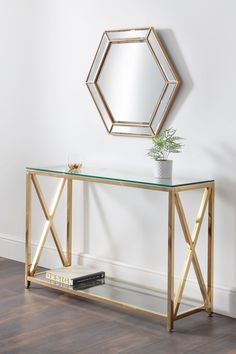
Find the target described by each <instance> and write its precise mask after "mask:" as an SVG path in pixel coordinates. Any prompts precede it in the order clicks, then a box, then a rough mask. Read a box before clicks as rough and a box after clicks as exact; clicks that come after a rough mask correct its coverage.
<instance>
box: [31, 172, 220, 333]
mask: <svg viewBox="0 0 236 354" xmlns="http://www.w3.org/2000/svg"><path fill="white" fill-rule="evenodd" d="M38 176H47V177H50V178H54V177H57V178H60V182H59V186H58V189H57V192H56V194H55V198H54V202H53V205H52V206H51V208H49V207H48V206H47V203H46V200H45V198H44V195H43V192H42V190H41V187H40V183H39V179H38ZM73 180H79V181H86V182H90V183H103V184H111V185H118V186H122V187H132V188H143V189H149V190H153V191H157V192H165V193H168V235H167V246H168V247H167V252H168V260H167V262H168V274H167V276H168V281H167V294H166V297H164V296H163V294H162V295H160V294H158V292H157V291H155V290H154V289H149V290H147V291H145V292H144V291H140V288H138V285H137V284H132V283H127V282H125V281H120V280H117V279H112V278H108V277H106V281H105V284H103V285H99V286H96V287H90V288H87V289H83V290H75V289H73V287H68V286H65V285H60V284H58V283H57V284H56V283H53V282H51V281H49V280H48V279H46V275H45V272H37V265H38V262H39V260H40V256H41V253H42V250H43V247H44V244H45V241H46V239H47V236H48V233H49V231H51V234H52V236H53V239H54V241H55V245H56V248H57V251H58V254H59V256H60V259H61V261H62V264H63V266H65V267H67V266H69V265H71V245H72V182H73ZM32 186H34V189H35V191H36V194H37V196H38V198H39V201H40V204H41V207H42V210H43V213H44V215H45V218H46V223H45V227H44V229H43V233H42V235H41V238H40V241H39V244H38V247H37V250H36V252H35V255H34V257H31V216H32ZM65 186H66V188H67V232H66V241H67V242H66V250H65V251H64V250H63V248H62V245H61V242H60V239H59V237H58V234H57V230H56V228H55V226H54V222H53V217H54V215H55V212H56V209H57V206H58V204H59V201H60V198H61V195H62V192H63V189H64V188H65ZM197 189H201V190H202V191H203V195H202V199H201V203H200V206H199V211H198V213H197V217H196V220H195V225H194V228H193V232H192V233H190V230H189V226H188V224H187V221H186V217H185V212H184V209H183V206H182V202H181V198H180V192H186V191H189V190H197ZM206 209H207V212H208V235H207V238H208V244H207V245H208V246H207V247H208V249H207V280H206V282H205V280H204V277H203V274H202V271H201V268H200V265H199V262H198V258H197V254H196V250H195V249H196V244H197V240H198V236H199V233H200V228H201V224H202V220H203V217H204V214H205V211H206ZM175 211H177V215H178V217H179V220H180V224H181V227H182V230H183V235H184V239H185V241H186V246H187V256H186V259H185V261H184V262H185V263H184V269H183V272H182V274H181V278H180V282H179V285H178V287H177V289H176V291H174V234H175V230H174V224H175V221H174V220H175ZM213 225H214V181H213V180H195V181H194V180H182V181H181V180H175V179H173V180H168V179H163V180H157V179H156V178H154V177H151V176H137V175H132V174H125V173H119V172H116V171H110V170H107V169H90V168H82V171H81V172H78V171H71V172H68V170H67V169H66V167H65V166H64V167H62V166H61V167H49V168H35V167H27V169H26V260H25V286H26V288H29V286H30V284H31V282H32V283H37V284H40V285H43V286H46V287H49V288H54V289H57V290H61V291H64V292H67V293H70V294H73V295H77V296H80V297H83V298H87V299H93V300H97V301H100V302H103V303H108V304H113V305H116V306H118V307H123V308H124V307H125V308H129V309H131V310H134V311H136V312H139V313H142V314H148V315H152V316H156V317H158V318H160V319H164V320H165V321H166V323H167V329H168V331H172V329H173V323H174V321H175V320H178V319H180V318H183V317H185V316H189V315H192V314H194V313H196V312H199V311H206V312H207V313H208V315H211V314H212V311H213V307H212V300H213V294H212V293H213ZM191 264H192V265H193V268H194V271H195V274H196V278H197V281H198V285H199V288H200V291H201V295H202V299H203V301H202V304H201V305H200V306H199V305H198V306H195V307H193V306H191V305H190V304H189V303H188V304H182V303H181V299H182V295H183V290H184V287H185V283H186V280H187V277H188V273H189V269H190V265H191Z"/></svg>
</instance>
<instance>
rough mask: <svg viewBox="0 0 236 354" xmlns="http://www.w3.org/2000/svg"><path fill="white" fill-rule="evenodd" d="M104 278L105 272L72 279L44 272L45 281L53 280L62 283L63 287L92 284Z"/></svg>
mask: <svg viewBox="0 0 236 354" xmlns="http://www.w3.org/2000/svg"><path fill="white" fill-rule="evenodd" d="M104 278H105V272H98V273H93V274H90V275H85V276H82V277H78V278H74V279H71V278H67V277H63V276H60V275H55V274H53V273H50V271H47V272H46V279H49V280H53V281H55V282H58V283H62V284H65V285H71V286H74V285H78V284H81V283H88V282H92V281H95V280H99V279H104Z"/></svg>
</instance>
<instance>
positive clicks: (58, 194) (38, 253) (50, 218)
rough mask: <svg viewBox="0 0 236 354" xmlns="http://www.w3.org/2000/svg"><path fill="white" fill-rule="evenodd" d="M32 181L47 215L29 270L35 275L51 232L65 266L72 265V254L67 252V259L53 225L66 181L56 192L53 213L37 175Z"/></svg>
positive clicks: (63, 181) (61, 183)
mask: <svg viewBox="0 0 236 354" xmlns="http://www.w3.org/2000/svg"><path fill="white" fill-rule="evenodd" d="M31 179H32V182H33V185H34V188H35V191H36V193H37V195H38V198H39V201H40V204H41V206H42V209H43V212H44V215H45V218H46V222H45V225H44V229H43V232H42V235H41V238H40V241H39V245H38V247H37V250H36V253H35V256H34V259H33V262H32V264H31V265H30V270H29V272H30V275H34V273H35V271H36V268H37V265H38V262H39V259H40V257H41V254H42V250H43V247H44V244H45V242H46V239H47V236H48V233H49V230H50V231H51V234H52V236H53V239H54V242H55V245H56V248H57V251H58V253H59V256H60V258H61V261H62V264H63V266H68V265H70V263H71V254H70V252H67V257H65V255H64V251H63V248H62V245H61V242H60V240H59V237H58V234H57V231H56V228H55V226H54V223H53V218H54V215H55V212H56V209H57V206H58V204H59V201H60V198H61V195H62V192H63V189H64V186H65V182H66V179H65V178H62V179H61V181H60V183H59V186H58V189H57V192H56V195H55V198H54V201H53V204H52V207H51V211H49V209H48V207H47V204H46V200H45V198H44V195H43V192H42V190H41V187H40V185H39V182H38V179H37V177H36V176H35V175H31ZM68 183H69V184H68V185H69V188H71V180H68ZM67 226H68V225H67Z"/></svg>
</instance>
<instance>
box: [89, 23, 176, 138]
mask: <svg viewBox="0 0 236 354" xmlns="http://www.w3.org/2000/svg"><path fill="white" fill-rule="evenodd" d="M86 83H87V86H88V88H89V90H90V93H91V95H92V97H93V99H94V102H95V104H96V106H97V108H98V111H99V113H100V115H101V117H102V119H103V122H104V124H105V126H106V129H107V131H108V132H109V133H111V134H115V135H130V136H132V135H133V136H152V135H153V134H155V133H157V132H159V131H160V129H161V127H162V125H163V122H164V119H165V117H166V114H167V111H168V109H169V108H170V104H171V102H172V100H173V97H174V95H175V93H176V90H177V87H178V84H179V81H178V79H177V76H176V74H175V71H174V69H173V67H172V66H171V64H170V62H169V60H168V58H167V56H166V54H165V53H164V51H163V49H162V47H161V45H160V40H159V39H158V37H157V36H156V34H155V32H154V30H153V29H152V28H147V29H140V30H124V31H107V32H104V35H103V37H102V40H101V42H100V45H99V48H98V51H97V54H96V56H95V60H94V62H93V64H92V67H91V69H90V72H89V75H88V78H87V81H86Z"/></svg>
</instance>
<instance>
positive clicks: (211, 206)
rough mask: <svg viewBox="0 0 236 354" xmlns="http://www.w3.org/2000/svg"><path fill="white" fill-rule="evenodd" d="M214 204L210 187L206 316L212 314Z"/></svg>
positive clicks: (213, 188) (213, 196)
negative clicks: (207, 301) (207, 302)
mask: <svg viewBox="0 0 236 354" xmlns="http://www.w3.org/2000/svg"><path fill="white" fill-rule="evenodd" d="M214 202H215V185H214V184H213V185H212V188H211V194H210V199H209V202H208V259H207V294H208V299H209V304H208V314H209V316H211V315H212V313H213V264H214Z"/></svg>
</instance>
